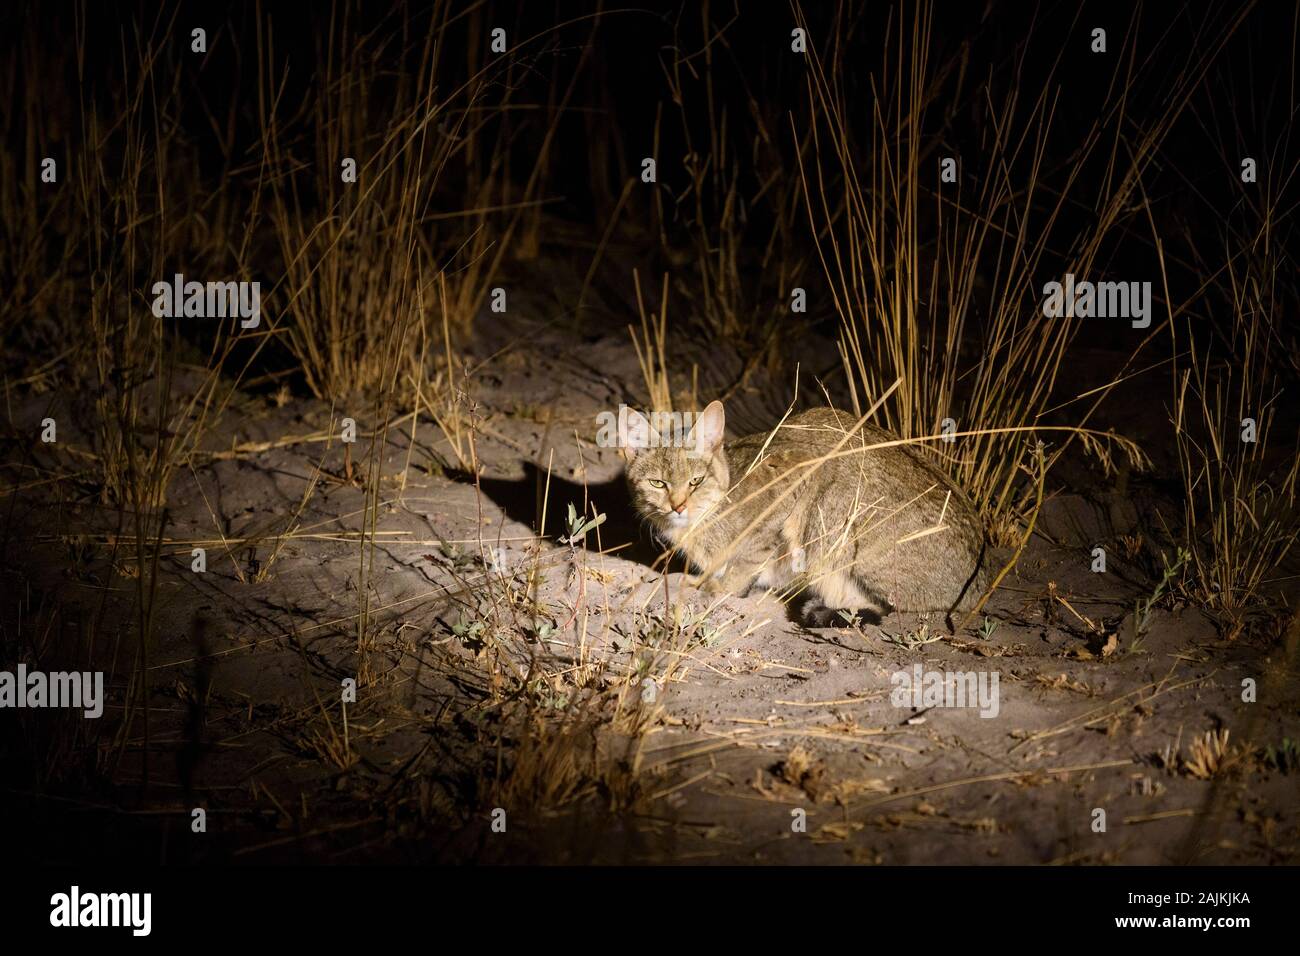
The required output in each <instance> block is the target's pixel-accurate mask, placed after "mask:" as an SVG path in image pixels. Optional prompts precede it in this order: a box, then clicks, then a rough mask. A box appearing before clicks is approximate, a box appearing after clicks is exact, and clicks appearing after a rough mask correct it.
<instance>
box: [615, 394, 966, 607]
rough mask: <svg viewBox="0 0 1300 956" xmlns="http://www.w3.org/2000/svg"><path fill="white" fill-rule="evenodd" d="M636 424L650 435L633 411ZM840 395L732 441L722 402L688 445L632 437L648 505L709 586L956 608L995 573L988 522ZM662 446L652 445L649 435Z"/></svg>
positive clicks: (637, 478) (637, 484)
mask: <svg viewBox="0 0 1300 956" xmlns="http://www.w3.org/2000/svg"><path fill="white" fill-rule="evenodd" d="M628 414H629V417H628V432H627V433H628V434H629V435H631V436H638V435H639V436H648V435H650V423H649V422H648V421H647V420H646V419H645V417H644V416H643V415H640V414H639V413H637V412H635V411H629V413H628ZM855 425H857V418H856V417H855V416H853V415H851V414H849V413H848V412H843V411H839V410H837V409H834V408H829V407H827V408H814V409H811V410H810V411H805V412H801V413H799V414H797V415H792V416H789V417H788V418H786V419H785V421H784V422H783V423H782V424H781V425H780V426H779V427H778V428H777V429H776V430H775V432H761V433H759V434H755V435H747V436H745V437H743V438H738V439H736V440H735V441H732V442H728V443H725V444H724V442H723V430H724V426H725V413H724V410H723V407H722V403H721V402H712V403H711V404H710V405H709V406H708V407H707V408H706V409H705V410H704V411H703V412H702V413H701V414H700V415H699V416H698V417H697V418H696V421H695V424H694V427H693V428H692V429H691V432H690V434H689V436H688V437H687V439H686V440H685V441H679V442H677V443H676V445H675V446H671V445H670V444H665V443H660V442H654V441H652V442H645V441H641V442H640V444H641V445H642V446H643V447H631V446H632V445H635V444H637V442H636V441H632V442H629V443H627V444H625V446H624V448H623V455H624V458H625V459H626V461H627V481H628V484H629V486H630V488H631V493H632V500H633V503H634V505H635V507H636V509H637V511H638V512H639V513H640V514H641V515H642V516H643V517H644V518H645V519H646V520H647V521H648V522H649V523H650V525H651V526H652V527H653V528H654V529H655V531H656V532H657V533H658V534H659V535H660V536H661V537H662V538H663V539H665V540H666V541H667V542H668V543H670V544H671V545H673V546H674V547H676V548H677V549H678V550H679V551H681V552H682V553H684V554H685V556H686V558H687V559H688V560H689V561H690V562H691V564H692V565H694V566H695V568H696V569H697V570H699V571H701V572H703V573H702V575H701V577H700V578H699V579H697V581H696V583H698V584H699V585H700V586H701V587H703V588H705V589H706V590H709V591H712V592H724V593H729V594H739V595H744V594H745V593H747V592H748V591H749V590H750V589H751V588H754V587H759V588H773V589H784V590H785V591H786V593H787V594H790V595H793V594H796V593H798V592H801V591H806V592H808V593H809V594H810V595H811V597H810V600H809V601H808V602H807V604H806V605H805V607H804V612H803V613H804V616H805V619H806V620H807V621H808V623H810V624H812V625H814V626H827V625H828V624H829V623H831V622H832V621H834V620H835V618H836V616H837V614H836V612H837V611H840V610H843V611H846V612H860V613H862V614H863V615H864V616H865V617H866V619H867V620H869V621H871V622H873V623H878V622H879V620H880V619H881V618H882V617H883V616H884V615H885V614H888V613H889V612H890V611H891V610H899V611H907V612H917V613H924V612H941V613H943V614H945V615H946V616H947V621H948V626H949V628H951V627H952V626H953V622H952V614H953V612H955V611H965V610H968V609H969V608H971V607H972V606H974V604H975V603H976V602H977V601H978V600H979V598H980V596H981V595H982V594H983V592H984V589H985V587H986V583H987V577H986V573H985V571H984V568H983V567H982V564H983V557H984V534H983V528H982V525H981V522H980V520H979V517H978V515H977V514H976V512H975V509H974V508H973V507H972V506H971V504H970V502H969V500H968V499H967V498H966V496H965V495H964V494H963V493H962V491H961V489H960V488H958V487H957V486H956V485H955V484H954V483H953V482H952V481H951V480H950V479H949V478H948V477H947V476H946V475H945V474H944V473H943V472H942V471H940V470H939V469H938V468H937V467H936V466H935V465H933V464H931V463H930V462H928V461H927V460H926V459H925V458H924V457H922V456H921V455H920V454H918V453H917V451H916V450H915V449H914V448H913V447H911V446H908V445H897V444H895V445H891V446H889V447H883V448H871V447H869V446H872V445H876V444H879V443H882V442H891V441H896V440H897V439H896V438H895V436H893V435H890V434H889V433H888V432H886V431H883V430H882V429H880V428H877V427H875V426H873V425H867V424H863V425H861V426H858V427H857V428H854V426H855ZM647 444H650V445H658V447H644V446H645V445H647Z"/></svg>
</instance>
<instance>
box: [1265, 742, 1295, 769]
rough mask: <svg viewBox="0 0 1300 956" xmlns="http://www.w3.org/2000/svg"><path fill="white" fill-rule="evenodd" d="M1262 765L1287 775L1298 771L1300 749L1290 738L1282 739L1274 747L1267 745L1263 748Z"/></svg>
mask: <svg viewBox="0 0 1300 956" xmlns="http://www.w3.org/2000/svg"><path fill="white" fill-rule="evenodd" d="M1264 764H1265V765H1266V766H1268V767H1270V768H1272V769H1273V770H1277V771H1279V772H1280V773H1284V774H1288V775H1289V774H1291V773H1292V772H1293V771H1297V770H1300V747H1297V746H1296V742H1295V741H1294V740H1292V739H1291V738H1290V737H1283V738H1282V742H1281V743H1280V744H1278V745H1277V746H1276V747H1274V746H1272V745H1269V746H1266V747H1265V748H1264Z"/></svg>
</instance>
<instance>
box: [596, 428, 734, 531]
mask: <svg viewBox="0 0 1300 956" xmlns="http://www.w3.org/2000/svg"><path fill="white" fill-rule="evenodd" d="M725 424H726V420H725V417H724V415H723V410H722V403H721V402H710V403H709V406H708V407H707V408H706V409H704V411H703V412H701V413H700V414H699V415H698V416H696V418H695V421H694V423H693V424H692V426H691V428H690V431H689V432H688V433H687V434H686V435H684V436H683V435H676V436H674V435H673V434H661V433H660V432H658V431H655V430H654V429H653V428H652V427H651V423H650V422H649V421H648V420H647V419H646V417H645V416H644V415H642V414H641V413H640V412H637V411H634V410H632V409H628V411H627V430H626V435H627V436H628V439H629V440H628V441H626V442H624V443H622V446H621V451H622V454H623V457H624V459H625V460H626V461H627V483H628V487H629V489H630V490H631V492H632V502H633V504H634V505H635V506H636V510H637V512H638V513H639V514H641V515H642V516H643V517H645V518H646V519H647V520H648V521H649V522H650V523H651V524H652V525H654V526H655V528H656V529H658V530H659V531H661V532H664V533H665V534H667V535H668V536H669V537H670V538H676V537H677V536H679V535H680V534H681V533H683V532H685V531H686V529H687V528H689V527H692V526H694V525H695V524H697V523H698V522H699V520H700V518H702V517H703V516H704V515H705V514H707V513H708V512H709V511H710V510H711V509H712V508H713V507H714V506H715V505H717V504H718V503H719V502H720V501H721V500H722V499H723V497H724V496H725V495H726V493H727V488H728V487H729V486H730V483H731V475H730V473H729V471H728V469H727V458H726V456H725V455H724V454H723V451H722V433H723V428H724V426H725ZM674 439H676V440H674ZM647 446H648V447H647Z"/></svg>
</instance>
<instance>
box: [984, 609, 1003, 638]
mask: <svg viewBox="0 0 1300 956" xmlns="http://www.w3.org/2000/svg"><path fill="white" fill-rule="evenodd" d="M1001 623H1002V622H1001V621H995V620H993V619H992V618H991V617H989V616H988V615H987V614H986V615H984V619H983V620H982V621H981V622H980V637H982V638H984V640H986V641H988V640H992V638H993V632H994V631H996V630H997V629H998V628H999V627H1000V626H1001Z"/></svg>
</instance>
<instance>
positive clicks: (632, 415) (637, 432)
mask: <svg viewBox="0 0 1300 956" xmlns="http://www.w3.org/2000/svg"><path fill="white" fill-rule="evenodd" d="M619 414H620V415H621V416H622V420H621V421H620V422H619V429H618V451H619V454H621V455H622V456H623V460H624V461H628V462H630V461H631V460H632V459H633V458H635V457H636V456H637V455H639V454H641V453H642V452H643V451H645V450H646V449H647V448H649V447H650V422H649V421H648V420H647V419H646V417H645V416H644V415H642V414H641V413H640V412H638V411H637V410H636V409H635V408H628V407H627V406H626V405H624V406H623V407H622V408H620V409H619Z"/></svg>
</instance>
